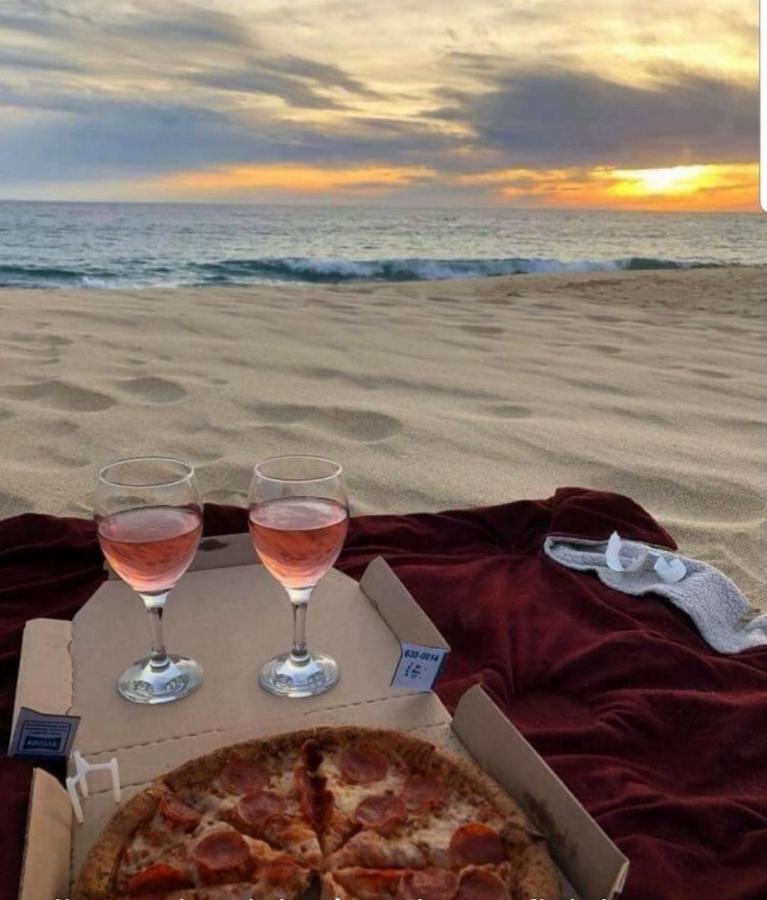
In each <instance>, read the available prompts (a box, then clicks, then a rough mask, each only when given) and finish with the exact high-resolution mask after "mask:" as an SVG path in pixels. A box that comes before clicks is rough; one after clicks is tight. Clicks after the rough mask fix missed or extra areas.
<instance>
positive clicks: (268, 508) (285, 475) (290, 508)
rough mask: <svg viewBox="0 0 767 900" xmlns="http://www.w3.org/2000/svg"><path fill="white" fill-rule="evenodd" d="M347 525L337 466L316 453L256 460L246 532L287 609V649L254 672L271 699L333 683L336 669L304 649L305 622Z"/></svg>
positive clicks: (319, 690)
mask: <svg viewBox="0 0 767 900" xmlns="http://www.w3.org/2000/svg"><path fill="white" fill-rule="evenodd" d="M348 524H349V507H348V501H347V497H346V490H345V488H344V484H343V473H342V469H341V466H340V465H339V464H338V463H336V462H333V461H332V460H329V459H325V458H324V457H319V456H276V457H272V458H271V459H267V460H264V461H263V462H260V463H259V464H258V465H257V466H256V468H255V471H254V473H253V480H252V482H251V486H250V497H249V513H248V527H249V530H250V537H251V540H252V542H253V547H254V548H255V550H256V553H257V554H258V556H259V558H260V559H261V562H262V563H263V564H264V566H265V567H266V569H267V570H268V571H269V572H270V573H271V574H272V575H273V576H274V577H275V578H276V579H277V581H279V582H280V584H282V586H283V587H284V588H285V590H286V592H287V594H288V597H289V599H290V601H291V604H292V607H293V647H292V649H291V650H290V651H289V652H287V653H282V654H280V655H279V656H276V657H274V659H271V660H269V662H268V663H266V665H265V666H264V667H263V668H262V669H261V673H260V676H259V680H260V683H261V686H262V687H263V688H264V689H265V690H267V691H269V692H270V693H273V694H278V695H282V696H288V697H310V696H314V695H315V694H321V693H323V692H324V691H327V690H329V689H330V688H331V687H333V685H335V684H336V682H337V681H338V664H337V663H336V661H335V660H334V659H333V658H332V657H330V656H328V655H327V654H325V653H318V652H311V651H309V650H308V648H307V646H306V636H305V622H306V609H307V604H308V602H309V599H310V597H311V594H312V590H313V589H314V587H315V585H316V584H317V582H318V581H319V580H320V579H321V578H322V577H323V575H325V574H326V572H327V571H328V570H329V569H330V568H331V567H332V566H333V563H335V561H336V559H337V558H338V555H339V553H340V552H341V548H342V547H343V544H344V540H345V538H346V533H347V529H348Z"/></svg>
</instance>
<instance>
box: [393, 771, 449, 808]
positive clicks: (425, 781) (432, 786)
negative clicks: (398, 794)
mask: <svg viewBox="0 0 767 900" xmlns="http://www.w3.org/2000/svg"><path fill="white" fill-rule="evenodd" d="M445 789H446V786H445V785H444V784H442V783H441V782H439V781H437V779H436V778H433V777H432V776H431V775H411V776H410V777H409V778H408V780H407V781H406V782H405V787H404V788H403V791H402V799H403V800H404V801H405V806H406V807H407V808H408V809H409V810H410V811H411V812H415V811H416V810H421V809H428V808H429V807H431V806H438V805H439V803H440V802H441V801H442V799H443V797H444V795H445Z"/></svg>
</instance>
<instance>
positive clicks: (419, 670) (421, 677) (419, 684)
mask: <svg viewBox="0 0 767 900" xmlns="http://www.w3.org/2000/svg"><path fill="white" fill-rule="evenodd" d="M449 652H450V651H449V650H444V649H442V648H441V647H423V646H421V645H420V644H410V643H407V642H406V641H403V642H402V654H401V656H400V658H399V663H397V668H396V671H395V672H394V678H393V679H392V687H395V688H402V689H404V690H408V691H430V690H431V689H432V687H433V686H434V682H435V681H436V680H437V678H438V677H439V673H440V671H441V669H442V666H443V665H444V662H445V658H446V657H447V654H448V653H449Z"/></svg>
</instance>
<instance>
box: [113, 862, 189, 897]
mask: <svg viewBox="0 0 767 900" xmlns="http://www.w3.org/2000/svg"><path fill="white" fill-rule="evenodd" d="M192 886H193V882H192V881H191V880H190V879H189V878H187V876H186V875H185V874H184V873H183V872H182V871H181V870H180V869H177V868H176V867H175V866H169V865H168V864H167V863H155V864H154V865H152V866H149V868H148V869H144V870H143V871H142V872H137V873H136V874H135V875H134V876H133V878H131V880H130V881H129V882H128V893H129V894H130V895H131V896H132V897H135V896H138V895H139V894H152V893H158V892H159V891H174V890H182V889H183V888H188V887H192Z"/></svg>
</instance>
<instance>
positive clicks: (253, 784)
mask: <svg viewBox="0 0 767 900" xmlns="http://www.w3.org/2000/svg"><path fill="white" fill-rule="evenodd" d="M220 778H221V784H222V785H223V787H224V790H225V791H227V792H228V793H230V794H253V793H255V792H256V791H260V790H261V789H262V788H265V787H266V785H267V784H268V783H269V773H268V772H267V771H266V769H265V768H264V767H263V766H260V765H259V764H258V763H255V762H250V760H247V759H231V760H229V762H228V763H227V764H226V765H225V766H224V768H223V770H222V772H221V776H220Z"/></svg>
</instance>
